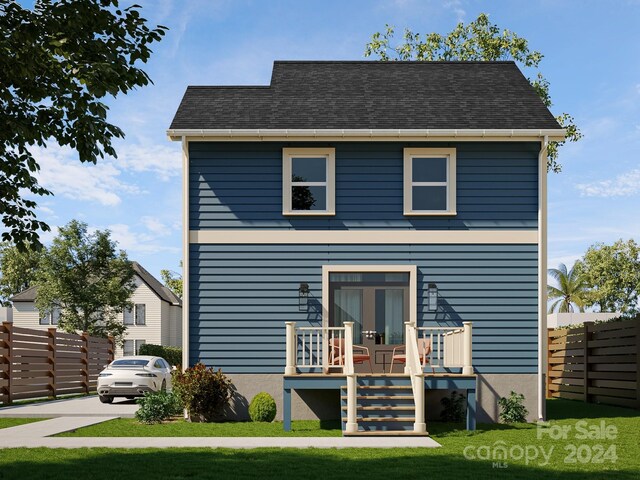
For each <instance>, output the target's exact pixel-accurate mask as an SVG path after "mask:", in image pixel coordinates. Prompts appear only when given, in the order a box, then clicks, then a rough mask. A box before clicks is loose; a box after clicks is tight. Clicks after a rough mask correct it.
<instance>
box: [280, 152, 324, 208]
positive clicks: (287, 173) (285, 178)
mask: <svg viewBox="0 0 640 480" xmlns="http://www.w3.org/2000/svg"><path fill="white" fill-rule="evenodd" d="M293 157H296V158H304V157H309V158H318V157H325V158H326V159H327V175H326V182H292V181H291V159H292V158H293ZM296 185H304V186H326V188H327V209H326V210H293V208H292V205H291V189H292V187H294V186H296ZM282 214H283V215H287V216H327V215H335V214H336V149H335V148H283V149H282Z"/></svg>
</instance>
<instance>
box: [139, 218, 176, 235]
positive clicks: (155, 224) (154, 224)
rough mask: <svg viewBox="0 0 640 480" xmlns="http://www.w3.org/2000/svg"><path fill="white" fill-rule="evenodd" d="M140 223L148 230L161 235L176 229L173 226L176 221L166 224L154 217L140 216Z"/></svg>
mask: <svg viewBox="0 0 640 480" xmlns="http://www.w3.org/2000/svg"><path fill="white" fill-rule="evenodd" d="M140 223H141V224H142V225H144V226H145V228H146V229H147V230H149V232H151V233H153V234H155V235H158V236H161V237H165V236H167V235H169V234H171V231H172V230H177V229H176V228H175V225H176V222H173V223H172V224H171V225H167V224H165V223H164V222H162V221H161V220H160V219H158V218H156V217H150V216H145V217H141V218H140Z"/></svg>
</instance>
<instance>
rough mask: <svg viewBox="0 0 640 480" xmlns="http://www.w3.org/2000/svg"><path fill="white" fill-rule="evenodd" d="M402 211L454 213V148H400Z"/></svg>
mask: <svg viewBox="0 0 640 480" xmlns="http://www.w3.org/2000/svg"><path fill="white" fill-rule="evenodd" d="M404 214H405V215H455V214H456V150H455V148H406V149H405V150H404Z"/></svg>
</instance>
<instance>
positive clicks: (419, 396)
mask: <svg viewBox="0 0 640 480" xmlns="http://www.w3.org/2000/svg"><path fill="white" fill-rule="evenodd" d="M412 377H413V378H412V379H411V381H412V382H413V384H414V387H413V397H414V403H415V406H416V421H415V423H414V424H413V431H414V432H416V433H425V432H426V431H427V424H426V423H425V421H424V374H423V373H417V374H415V375H413V376H412Z"/></svg>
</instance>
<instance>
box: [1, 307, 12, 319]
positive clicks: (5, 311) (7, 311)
mask: <svg viewBox="0 0 640 480" xmlns="http://www.w3.org/2000/svg"><path fill="white" fill-rule="evenodd" d="M12 320H13V309H12V308H11V307H1V306H0V323H2V322H11V321H12Z"/></svg>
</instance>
